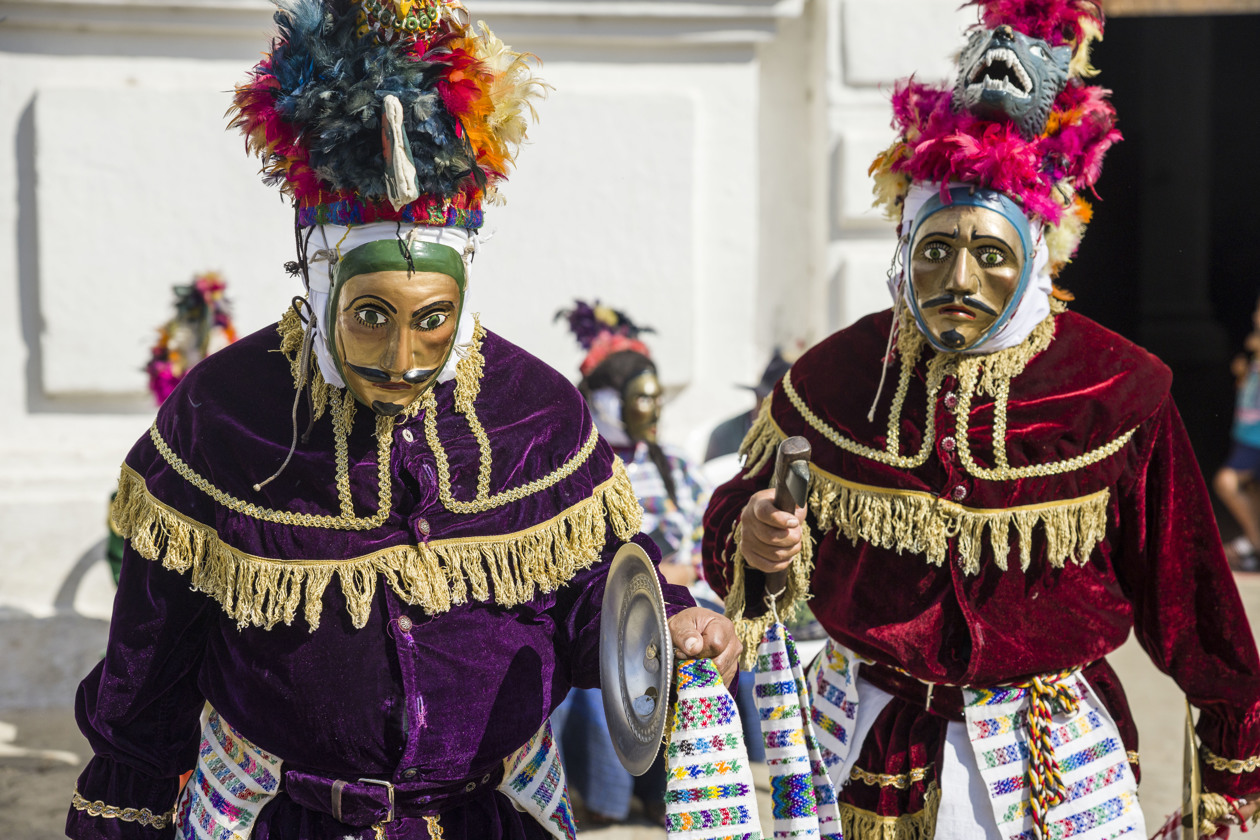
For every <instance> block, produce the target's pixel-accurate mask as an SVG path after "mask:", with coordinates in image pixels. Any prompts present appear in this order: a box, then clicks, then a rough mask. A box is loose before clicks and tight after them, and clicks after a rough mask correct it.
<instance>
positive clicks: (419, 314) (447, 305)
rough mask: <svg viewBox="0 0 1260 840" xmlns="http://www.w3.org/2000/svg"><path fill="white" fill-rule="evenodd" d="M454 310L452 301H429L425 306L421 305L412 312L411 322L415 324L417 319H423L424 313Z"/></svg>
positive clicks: (430, 313)
mask: <svg viewBox="0 0 1260 840" xmlns="http://www.w3.org/2000/svg"><path fill="white" fill-rule="evenodd" d="M454 311H455V304H454V303H452V302H451V301H449V300H439V301H437V302H435V303H430V304H428V305H427V306H422V307H420V308H419V309H417V310H416V311H415V312H413V313H412V315H411V323H413V324H415V323H416V322H417V321H420V320H423V319H424V317H425V316H426V315H432V314H433V313H435V312H454Z"/></svg>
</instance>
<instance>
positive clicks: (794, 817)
mask: <svg viewBox="0 0 1260 840" xmlns="http://www.w3.org/2000/svg"><path fill="white" fill-rule="evenodd" d="M840 659H841V660H843V661H846V662H847V660H844V659H843V657H841V658H840ZM828 661H835V660H833V659H831V658H828ZM755 681H756V690H755V691H754V694H755V696H756V698H757V707H758V711H759V712H760V717H761V735H762V741H763V742H764V743H765V746H766V764H767V765H769V769H770V800H771V802H772V805H773V816H774V836H775V838H776V840H779V839H780V838H781V839H782V840H788V838H792V839H793V840H795V839H796V838H819V840H823V838H841V837H842V834H843V830H842V828H841V824H840V812H839V809H838V808H837V806H836V795H835V789H834V788H833V787H832V784H831V779H830V778H828V776H827V769H826V764H825V763H824V753H823V750H822V749H821V747H820V746H819V743H818V740H817V739H816V738H815V737H814V727H813V724H812V718H813V717H814V713H813V711H811V708H810V698H809V695H808V693H807V690H806V687H805V677H804V674H803V673H802V672H801V663H800V658H799V657H798V656H797V654H796V644H795V642H794V641H793V640H792V636H791V634H790V633H788V631H787V629H786V628H785V627H784V626H783V625H782V624H779V623H774V624H771V625H770V627H769V628H768V629H767V630H766V634H765V636H764V638H762V640H761V645H760V646H759V647H758V649H757V671H756V675H755ZM832 696H833V697H835V698H836V699H837V700H838V701H839V702H841V703H843V702H847V700H846V699H845V698H844V697H843V692H840V693H839V694H837V692H836V691H832ZM855 710H856V709H855Z"/></svg>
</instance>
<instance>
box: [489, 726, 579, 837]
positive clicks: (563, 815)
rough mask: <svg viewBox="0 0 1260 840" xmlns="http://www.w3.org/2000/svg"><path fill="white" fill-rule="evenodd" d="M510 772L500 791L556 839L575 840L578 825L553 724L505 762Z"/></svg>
mask: <svg viewBox="0 0 1260 840" xmlns="http://www.w3.org/2000/svg"><path fill="white" fill-rule="evenodd" d="M504 766H505V767H506V770H507V772H506V773H504V776H503V781H502V782H500V783H499V792H500V793H502V794H503V795H504V796H506V797H507V798H508V799H510V800H512V802H513V803H514V804H515V805H516V807H517V808H519V809H520V810H522V811H524V812H525V813H527V814H529V815H530V816H531V817H533V818H534V819H535V820H537V821H538V824H539V825H541V826H542V827H543V828H545V829H547V832H548V833H549V834H551V836H552V837H554V838H556V840H575V838H576V837H577V825H576V824H575V823H574V822H573V808H572V807H571V806H570V804H569V789H568V786H567V785H566V784H565V779H564V765H563V764H561V763H560V752H559V750H557V749H556V743H555V739H554V738H553V737H552V735H551V722H550V721H548V722H547V723H545V724H543V727H542V729H539V730H538V732H537V734H535V735H534V737H533V738H531V739H530V741H529V743H528V744H526V745H525V746H523V747H521V748H520V749H519V750H517V751H516V753H515V754H513V755H512V756H511V757H510V758H508V759H507V761H505V762H504Z"/></svg>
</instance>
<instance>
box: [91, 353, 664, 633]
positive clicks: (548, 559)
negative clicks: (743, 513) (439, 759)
mask: <svg viewBox="0 0 1260 840" xmlns="http://www.w3.org/2000/svg"><path fill="white" fill-rule="evenodd" d="M482 335H483V340H482V341H481V342H480V343H481V347H480V352H474V353H472V354H470V356H469V357H468V358H466V359H464V360H462V361H461V364H462V365H465V367H464V368H463V372H462V374H460V375H457V381H454V382H447V383H442V384H441V385H439V386H438V387H436V388H435V389H434V390H433V391H432V392H430V396H429V398H428V402H426V405H427V408H425V409H424V410H423V411H421V412H420V413H419V415H418V416H415V417H402V418H379V417H376V416H375V415H374V414H373V413H372V412H370V411H368V410H366V409H363V408H362V407H358V408H355V406H354V403H353V401H352V400H351V399H350V398H349V397H347V396H346V395H345V394H344V393H343V392H340V391H334V392H333V395H332V396H331V397H330V399H329V402H330V403H332V404H334V406H333V408H334V409H335V407H336V404H338V403H339V404H340V405H342V406H343V408H342V409H341V413H340V415H338V411H337V410H330V412H329V414H325V415H324V416H323V417H322V418H321V419H320V420H318V421H317V422H315V423H313V424H311V426H310V436H309V439H307V438H302V439H300V440H299V443H298V446H297V449H296V451H295V452H294V455H293V458H292V460H291V462H290V463H289V465H288V466H287V467H286V468H285V469H284V470H283V471H282V472H281V474H280V475H279V477H278V478H276V479H275V480H274V481H272V482H271V483H269V484H266V485H265V486H262V487H261V488H257V487H256V485H258V484H259V483H261V482H262V481H263V480H264V479H265V478H266V477H267V476H268V475H270V474H271V473H273V472H274V471H276V470H277V469H278V468H279V467H280V465H281V463H282V462H283V461H284V459H285V456H286V454H287V453H288V449H289V443H290V440H291V439H292V435H293V434H294V428H293V422H292V418H291V412H292V404H293V403H292V401H293V396H294V393H295V392H294V386H293V375H292V371H291V368H290V365H289V361H288V359H287V358H286V357H285V356H284V355H283V354H281V353H279V352H275V351H277V350H279V347H280V342H279V340H278V338H277V336H276V332H275V329H274V328H269V329H266V330H263V331H260V332H259V333H256V334H254V335H251V336H249V337H247V338H245V339H242V340H241V341H239V342H237V343H236V344H234V345H232V346H231V347H229V348H226V349H225V350H224V351H221V352H220V353H218V354H215V355H214V356H211V357H210V358H208V359H207V360H206V361H204V362H202V363H201V364H199V365H198V366H196V367H195V368H193V369H192V370H191V371H190V373H189V375H188V377H186V379H185V380H184V382H182V383H181V384H180V386H179V388H177V389H176V391H175V393H174V394H173V395H172V396H171V398H170V399H169V400H168V401H167V403H166V404H165V405H164V406H163V408H162V410H161V411H160V412H159V415H158V418H157V421H156V422H155V424H154V425H153V427H152V428H151V429H150V432H149V434H146V435H145V436H144V437H143V438H141V440H140V441H139V442H138V443H137V444H136V446H135V447H134V448H133V450H132V451H131V453H130V454H129V455H128V457H127V461H126V463H125V464H124V468H123V476H122V480H121V482H120V492H119V496H118V499H117V501H116V503H115V506H114V509H113V511H112V517H113V520H114V523H115V525H116V527H117V528H118V531H119V533H121V534H123V535H124V536H125V537H127V538H128V539H130V540H131V542H132V545H133V547H135V548H136V549H137V550H138V551H139V552H140V553H141V555H142V556H145V557H147V558H148V559H150V560H161V561H162V562H163V563H164V564H165V565H167V566H168V567H170V568H174V569H177V570H179V571H190V570H191V573H192V576H193V583H194V585H195V586H197V587H198V588H199V589H202V590H203V591H206V592H208V593H211V594H212V595H213V596H214V597H216V598H217V599H218V600H220V602H221V603H222V604H223V605H224V608H225V609H226V610H227V611H228V612H229V613H230V614H232V615H234V616H235V617H236V618H237V619H238V621H239V622H240V623H242V624H256V625H260V626H270V625H273V624H274V623H276V622H277V621H285V622H286V623H287V622H289V621H291V620H292V618H293V616H294V615H295V613H296V611H297V609H298V608H299V607H301V606H302V605H303V604H304V605H305V610H306V617H307V619H308V621H309V622H310V623H311V625H312V627H314V626H316V625H317V624H318V617H319V611H320V605H319V597H320V594H321V593H322V592H323V590H324V588H325V587H326V586H327V584H328V583H329V581H330V580H331V579H332V577H333V576H334V575H335V576H339V577H340V578H341V579H342V580H343V582H345V581H348V580H350V581H352V584H351V585H343V586H342V590H343V594H344V595H345V597H346V600H347V602H348V608H349V609H350V611H351V613H352V615H353V616H354V618H355V621H356V623H358V622H360V621H361V620H366V616H367V610H368V609H369V605H370V595H371V592H372V591H373V590H374V587H375V579H376V577H377V575H378V573H383V574H384V575H385V578H386V580H387V581H388V582H389V583H390V585H391V586H392V587H393V588H394V589H395V590H397V591H398V592H399V594H400V595H403V597H406V598H408V599H409V600H411V601H412V602H414V603H419V604H421V605H423V606H425V607H426V609H429V610H430V611H432V612H440V611H442V610H444V609H448V608H449V607H450V605H451V604H454V603H461V602H463V601H465V600H468V599H470V598H471V599H476V600H493V601H494V602H496V603H499V604H504V605H510V604H513V603H520V602H521V601H523V600H528V599H529V598H532V597H533V593H534V592H535V591H536V589H537V588H538V587H541V588H542V589H543V590H548V589H551V588H554V587H555V586H558V585H561V584H563V583H564V582H565V581H567V580H569V579H570V578H571V577H572V575H573V574H574V573H576V572H577V571H579V570H581V569H583V568H586V567H588V566H589V565H591V564H592V563H594V562H596V561H597V560H598V557H599V554H600V552H601V551H602V548H603V545H604V542H605V539H606V536H607V535H608V534H610V533H611V534H613V535H615V537H616V538H618V539H628V538H629V537H630V536H633V535H634V534H635V533H636V532H637V531H638V528H639V523H640V516H641V511H640V509H639V507H638V504H637V501H636V500H635V497H634V492H633V488H632V487H631V485H630V481H629V479H628V477H627V476H626V473H625V469H624V466H623V465H622V464H621V462H620V460H618V459H617V458H616V457H615V455H614V454H613V453H612V450H611V448H610V447H609V446H608V445H607V443H606V442H604V441H603V440H602V438H600V437H599V436H598V435H597V434H596V432H595V429H594V425H593V422H592V421H591V419H590V416H589V413H588V412H587V411H586V408H585V403H584V402H583V401H582V399H581V396H580V395H579V394H578V393H577V391H576V389H575V388H573V386H572V385H570V384H569V383H568V382H567V381H566V380H565V379H564V378H563V377H561V376H560V375H559V374H558V373H557V372H555V371H554V370H552V369H551V368H549V367H547V366H546V365H544V364H543V363H542V362H540V361H539V360H537V359H536V358H534V357H533V356H531V355H529V354H528V353H525V352H524V351H522V350H520V349H519V348H517V347H515V346H514V345H512V344H511V343H509V342H507V341H504V340H503V339H501V338H498V337H497V336H494V335H492V334H487V333H482ZM461 379H463V380H464V381H466V382H471V383H472V387H471V388H469V389H468V393H470V394H471V395H472V397H473V399H472V401H471V403H470V405H471V409H469V406H468V405H463V406H461V407H457V405H456V402H457V396H456V395H457V390H458V387H457V385H458V382H459V380H461ZM339 401H340V402H339ZM330 415H332V416H331V417H330ZM338 416H340V417H341V420H340V421H339V420H338V419H337V417H338ZM350 418H352V419H350ZM309 420H310V414H309V410H308V409H307V407H306V404H305V400H303V402H302V403H301V405H300V409H299V411H298V423H297V426H298V432H299V433H301V432H303V431H305V430H306V429H307V425H308V422H309ZM338 422H340V423H341V428H342V429H343V433H341V434H338V432H337V424H338ZM435 461H436V469H434V463H435ZM435 479H436V480H435ZM435 485H436V486H435ZM304 588H305V594H304V595H303V589H304ZM263 590H266V591H263Z"/></svg>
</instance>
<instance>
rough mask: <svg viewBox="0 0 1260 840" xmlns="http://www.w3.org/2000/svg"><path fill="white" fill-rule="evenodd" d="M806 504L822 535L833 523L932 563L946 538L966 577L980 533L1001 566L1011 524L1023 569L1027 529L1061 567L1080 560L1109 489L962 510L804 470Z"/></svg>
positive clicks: (1093, 537)
mask: <svg viewBox="0 0 1260 840" xmlns="http://www.w3.org/2000/svg"><path fill="white" fill-rule="evenodd" d="M811 471H812V473H813V481H812V482H811V486H810V498H809V509H810V512H811V513H812V514H813V515H814V517H815V519H816V520H817V524H818V527H819V528H821V529H822V530H823V531H824V532H826V531H829V530H831V529H833V528H835V529H837V530H838V531H839V532H840V533H841V534H844V536H846V537H848V538H849V539H850V540H852V541H853V542H854V543H856V542H857V541H858V540H862V541H864V542H868V543H870V544H871V545H874V546H878V547H879V548H885V549H892V550H895V551H896V552H897V553H898V554H900V553H901V552H903V551H909V552H912V553H915V554H922V555H924V556H925V557H926V558H927V561H928V562H929V563H931V564H932V565H934V566H940V565H942V564H944V562H945V555H946V553H947V551H948V550H949V542H950V540H954V541H955V545H956V546H957V551H958V563H959V566H960V567H961V568H962V570H963V571H964V572H965V573H966V574H969V575H974V574H977V573H979V571H980V553H981V551H982V550H983V547H984V537H985V531H988V536H989V543H990V545H991V546H992V548H993V556H994V560H995V562H996V563H997V566H998V568H1000V569H1002V570H1003V571H1006V569H1007V556H1008V555H1009V553H1010V550H1011V537H1012V534H1011V529H1012V527H1013V528H1014V529H1015V534H1014V536H1016V537H1018V540H1019V563H1020V568H1021V569H1022V570H1023V571H1027V570H1028V567H1029V565H1030V564H1031V562H1032V535H1033V529H1034V528H1035V527H1037V526H1038V525H1040V526H1041V529H1042V531H1043V532H1044V534H1045V538H1046V558H1047V560H1048V562H1049V563H1050V565H1051V566H1054V567H1055V568H1059V569H1061V568H1063V566H1064V564H1065V563H1066V562H1067V560H1068V559H1069V558H1071V559H1072V560H1073V561H1074V562H1076V563H1077V565H1082V566H1083V565H1084V564H1085V563H1087V562H1088V561H1089V556H1090V554H1091V553H1092V552H1093V550H1094V547H1095V546H1096V545H1098V543H1099V542H1100V541H1101V540H1102V538H1103V537H1104V536H1105V535H1106V531H1107V503H1108V501H1109V500H1110V498H1111V491H1110V490H1109V489H1106V488H1104V489H1102V490H1099V491H1098V492H1097V493H1093V494H1091V495H1088V496H1082V497H1080V498H1077V499H1068V500H1065V501H1059V502H1048V503H1045V504H1039V505H1022V506H1019V507H1011V508H969V507H964V506H962V505H960V504H958V503H956V502H951V501H948V500H946V499H940V498H937V497H936V496H933V495H932V494H930V493H921V492H917V491H911V490H889V489H886V488H882V487H872V486H870V485H865V484H856V483H854V482H851V481H845V480H844V479H842V478H840V477H839V476H836V475H832V474H831V473H828V472H826V471H825V470H821V469H819V468H818V467H813V468H812V470H811Z"/></svg>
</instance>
